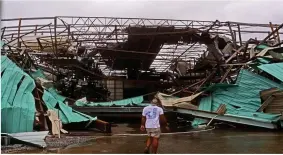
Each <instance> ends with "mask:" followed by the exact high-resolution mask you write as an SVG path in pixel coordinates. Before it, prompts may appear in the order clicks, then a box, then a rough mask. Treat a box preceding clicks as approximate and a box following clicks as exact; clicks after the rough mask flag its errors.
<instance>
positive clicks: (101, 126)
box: [94, 119, 111, 133]
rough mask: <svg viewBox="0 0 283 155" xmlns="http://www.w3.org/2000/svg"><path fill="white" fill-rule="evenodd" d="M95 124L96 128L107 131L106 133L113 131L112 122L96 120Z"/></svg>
mask: <svg viewBox="0 0 283 155" xmlns="http://www.w3.org/2000/svg"><path fill="white" fill-rule="evenodd" d="M94 126H95V128H96V129H98V130H100V131H102V132H105V133H111V124H110V123H108V122H105V121H102V120H99V119H97V120H95V122H94Z"/></svg>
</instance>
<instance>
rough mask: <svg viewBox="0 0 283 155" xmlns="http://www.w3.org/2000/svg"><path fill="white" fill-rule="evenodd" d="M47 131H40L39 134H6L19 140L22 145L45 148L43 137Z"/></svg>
mask: <svg viewBox="0 0 283 155" xmlns="http://www.w3.org/2000/svg"><path fill="white" fill-rule="evenodd" d="M48 132H49V131H40V132H22V133H14V134H8V136H11V137H12V138H14V139H17V140H20V141H22V142H23V143H28V144H31V145H34V146H37V147H40V148H45V147H46V143H45V141H44V139H45V137H46V136H47V135H48Z"/></svg>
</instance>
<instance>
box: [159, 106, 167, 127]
mask: <svg viewBox="0 0 283 155" xmlns="http://www.w3.org/2000/svg"><path fill="white" fill-rule="evenodd" d="M159 121H160V125H161V126H164V127H166V128H168V123H167V119H166V117H165V115H164V112H163V109H162V108H160V114H159Z"/></svg>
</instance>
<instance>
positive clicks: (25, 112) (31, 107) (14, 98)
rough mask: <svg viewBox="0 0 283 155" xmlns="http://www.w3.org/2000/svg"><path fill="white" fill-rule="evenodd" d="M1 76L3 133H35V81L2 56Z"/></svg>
mask: <svg viewBox="0 0 283 155" xmlns="http://www.w3.org/2000/svg"><path fill="white" fill-rule="evenodd" d="M1 74H2V77H1V87H2V89H1V126H2V128H1V132H6V133H17V132H29V131H33V122H34V117H35V100H34V97H33V94H32V91H33V89H34V88H35V83H34V80H33V79H32V78H31V77H30V76H29V75H28V74H26V73H25V72H23V71H22V70H21V69H20V68H19V67H18V66H17V65H16V64H14V63H13V62H12V61H11V60H10V59H9V58H8V57H6V56H1Z"/></svg>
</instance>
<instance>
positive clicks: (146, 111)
mask: <svg viewBox="0 0 283 155" xmlns="http://www.w3.org/2000/svg"><path fill="white" fill-rule="evenodd" d="M162 114H164V112H163V109H162V108H160V107H158V106H156V105H149V106H147V107H145V108H143V111H142V115H143V116H145V117H146V122H145V128H160V123H159V116H160V115H162Z"/></svg>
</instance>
